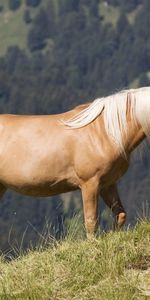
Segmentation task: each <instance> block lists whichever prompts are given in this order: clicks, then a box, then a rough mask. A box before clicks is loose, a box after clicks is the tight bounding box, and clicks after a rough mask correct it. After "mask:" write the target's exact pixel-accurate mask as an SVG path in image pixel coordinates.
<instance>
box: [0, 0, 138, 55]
mask: <svg viewBox="0 0 150 300" xmlns="http://www.w3.org/2000/svg"><path fill="white" fill-rule="evenodd" d="M53 1H54V2H53V3H54V7H55V10H56V11H57V9H58V7H57V6H58V5H57V4H58V3H57V0H53ZM47 2H48V0H42V2H41V4H40V5H39V6H37V7H36V8H32V7H27V6H26V4H25V0H22V4H21V6H20V8H19V9H17V10H15V11H12V10H10V9H9V6H8V0H0V6H2V7H3V10H2V11H1V12H0V41H1V46H0V56H2V55H4V54H5V52H6V50H7V48H8V47H10V46H15V45H17V46H19V47H20V48H21V49H26V48H27V35H28V32H29V29H30V27H31V26H32V24H26V23H25V22H24V13H25V11H26V9H28V10H29V12H30V16H31V18H32V19H33V18H34V17H35V16H36V15H37V14H38V12H39V10H40V9H41V7H42V6H45V5H47ZM139 9H140V6H139V7H137V9H135V10H134V11H132V12H131V13H130V14H128V15H127V16H128V19H129V21H130V23H133V22H134V19H135V16H136V14H137V13H138V11H139ZM99 13H100V15H101V16H102V17H103V18H104V22H106V23H111V24H112V25H113V26H115V25H116V23H117V21H118V18H119V16H120V8H119V7H116V8H115V7H113V6H111V5H106V2H105V1H100V5H99Z"/></svg>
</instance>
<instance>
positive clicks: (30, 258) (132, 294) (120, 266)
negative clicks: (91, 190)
mask: <svg viewBox="0 0 150 300" xmlns="http://www.w3.org/2000/svg"><path fill="white" fill-rule="evenodd" d="M149 297H150V223H148V222H146V221H145V222H143V223H141V224H139V225H137V227H136V228H135V229H134V230H128V231H127V232H123V231H122V232H110V233H108V234H102V235H101V236H100V237H99V238H98V239H95V240H93V241H87V240H83V239H79V238H76V239H75V236H73V238H71V236H70V237H69V236H68V238H67V239H66V240H65V241H63V242H62V243H55V245H53V247H49V248H48V249H46V250H40V251H35V252H32V251H30V252H29V253H28V254H27V255H26V256H20V257H19V258H18V259H17V260H14V261H12V262H10V263H6V262H5V261H4V260H3V259H1V262H0V299H41V300H42V299H43V300H48V299H49V300H50V299H55V300H72V299H74V300H79V299H81V300H104V299H107V300H109V299H116V300H119V299H121V300H127V299H129V300H131V299H132V300H133V299H136V300H138V299H143V300H144V299H150V298H149Z"/></svg>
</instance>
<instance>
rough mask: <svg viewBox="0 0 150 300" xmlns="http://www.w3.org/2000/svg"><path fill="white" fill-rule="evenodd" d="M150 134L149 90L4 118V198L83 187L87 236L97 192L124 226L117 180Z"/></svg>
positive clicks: (0, 180) (0, 174)
mask: <svg viewBox="0 0 150 300" xmlns="http://www.w3.org/2000/svg"><path fill="white" fill-rule="evenodd" d="M146 135H147V136H148V135H150V87H146V88H140V89H135V90H125V91H122V92H119V93H117V94H114V95H112V96H109V97H106V98H100V99H96V100H95V101H94V102H92V103H90V104H86V105H81V106H78V107H76V108H75V109H73V110H71V111H68V112H66V113H63V114H61V115H52V116H18V115H1V116H0V137H1V138H0V161H1V163H0V194H1V196H2V195H3V194H4V192H5V191H6V189H7V188H10V189H12V190H15V191H17V192H19V193H21V194H25V195H30V196H51V195H56V194H60V193H65V192H68V191H73V190H77V189H80V190H81V192H82V198H83V209H84V219H85V227H86V231H87V237H88V238H90V237H92V236H93V234H94V233H95V231H96V227H97V218H98V212H97V210H98V209H97V206H98V196H99V194H100V195H101V196H102V197H103V199H104V201H105V202H106V204H107V205H108V206H109V207H110V208H111V209H112V211H113V212H114V214H115V216H116V222H117V224H118V226H121V225H123V223H124V222H125V218H126V213H125V210H124V208H123V206H122V204H121V201H120V199H119V195H118V192H117V186H116V182H117V180H118V179H119V178H120V177H121V176H122V175H123V174H124V173H125V172H126V170H127V169H128V164H129V158H130V153H131V152H132V150H133V149H134V148H135V147H136V146H137V145H138V144H139V143H140V142H141V141H142V140H143V139H144V138H145V136H146Z"/></svg>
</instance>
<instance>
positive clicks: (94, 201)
mask: <svg viewBox="0 0 150 300" xmlns="http://www.w3.org/2000/svg"><path fill="white" fill-rule="evenodd" d="M81 191H82V199H83V210H84V221H85V228H86V234H87V238H88V239H91V238H93V237H94V234H95V232H96V230H97V221H98V220H97V218H98V191H99V189H98V183H96V181H94V180H92V179H91V180H89V181H88V182H86V183H84V184H83V186H82V188H81Z"/></svg>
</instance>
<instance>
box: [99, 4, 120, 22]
mask: <svg viewBox="0 0 150 300" xmlns="http://www.w3.org/2000/svg"><path fill="white" fill-rule="evenodd" d="M99 14H100V16H101V17H103V18H104V22H105V23H110V24H112V25H113V26H116V23H117V21H118V19H119V16H120V10H119V8H117V7H114V6H112V5H106V4H105V2H100V4H99Z"/></svg>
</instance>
